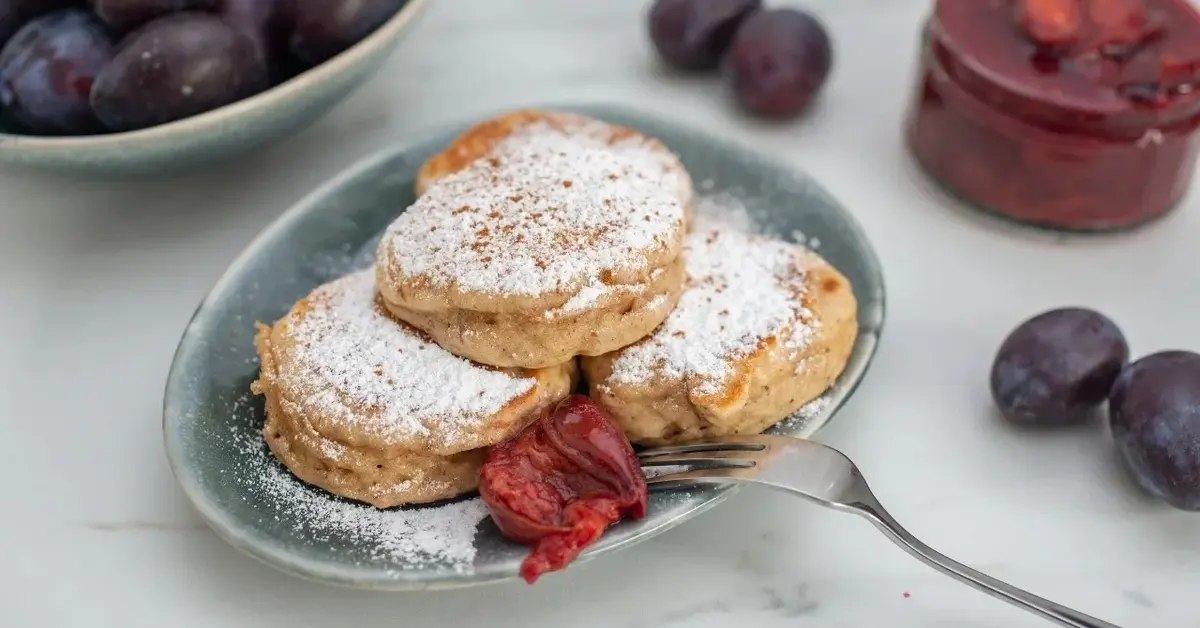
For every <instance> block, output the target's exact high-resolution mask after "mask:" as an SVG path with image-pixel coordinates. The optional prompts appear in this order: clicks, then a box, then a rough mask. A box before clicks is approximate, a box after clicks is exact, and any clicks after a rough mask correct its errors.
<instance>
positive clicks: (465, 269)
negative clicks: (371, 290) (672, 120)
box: [376, 111, 693, 368]
mask: <svg viewBox="0 0 1200 628" xmlns="http://www.w3.org/2000/svg"><path fill="white" fill-rule="evenodd" d="M417 187H418V191H419V192H421V195H420V197H419V198H418V199H417V201H416V202H415V203H414V204H413V205H412V206H411V207H409V208H408V209H407V211H405V212H404V213H403V214H401V215H400V216H399V217H398V218H397V219H396V221H395V222H394V223H393V224H392V225H391V226H390V227H389V228H388V230H387V232H386V234H385V235H384V237H383V239H382V241H381V242H380V245H379V249H378V257H377V264H376V267H377V269H378V277H377V284H378V286H379V290H380V293H381V295H382V297H383V301H384V303H385V305H386V306H387V308H388V310H389V311H391V312H392V314H394V315H395V316H396V317H397V318H399V319H400V320H403V321H405V322H407V323H409V324H411V325H413V326H414V327H417V328H418V329H421V330H422V331H424V332H425V333H427V334H429V336H430V337H431V338H433V339H434V340H435V341H436V342H437V343H438V344H439V345H440V346H442V347H444V348H445V349H446V350H447V351H450V352H451V353H454V354H456V355H459V356H462V357H466V358H469V359H471V360H474V361H477V362H480V363H484V364H491V365H494V366H502V367H525V368H541V367H547V366H552V365H555V364H561V363H562V362H565V361H567V360H570V359H571V358H573V357H574V356H576V355H600V354H603V353H606V352H608V351H613V350H615V349H618V348H620V347H623V346H626V345H628V344H631V343H633V342H635V341H637V340H638V339H640V338H642V337H643V336H645V335H647V334H649V333H650V332H651V331H652V330H653V329H654V328H655V327H656V326H658V324H659V323H661V322H662V321H663V319H665V318H666V316H667V314H668V313H669V312H670V311H671V309H672V308H673V307H674V305H675V302H676V301H677V300H678V298H679V294H680V292H681V291H682V288H683V279H684V269H683V259H682V257H681V251H682V248H683V240H684V237H685V235H686V230H687V222H688V212H689V208H690V206H691V202H692V195H693V192H692V182H691V179H690V177H689V176H688V174H687V171H686V170H684V168H683V165H682V164H681V163H680V162H679V160H678V158H677V157H676V156H675V155H674V154H673V153H671V151H670V150H668V149H667V148H666V147H665V146H664V145H663V144H662V143H661V142H659V141H658V140H655V139H652V138H648V137H645V136H643V135H641V134H639V133H637V132H635V131H633V130H631V129H627V128H624V127H620V126H614V125H610V124H606V123H603V122H600V121H598V120H593V119H590V118H586V117H583V116H578V115H573V114H565V113H553V112H529V111H525V112H517V113H513V114H509V115H506V116H503V117H500V118H497V119H495V120H490V121H487V122H484V123H482V124H480V125H478V126H476V127H475V128H473V129H471V130H469V131H467V132H466V133H465V134H463V135H462V136H461V137H459V138H458V139H456V140H455V141H454V142H453V143H452V144H451V145H450V146H449V147H447V148H446V149H445V150H444V151H443V152H442V153H441V154H439V155H436V156H434V157H433V158H431V159H430V160H429V161H428V162H427V163H426V164H425V165H424V167H423V168H422V169H421V174H420V176H419V178H418V182H417Z"/></svg>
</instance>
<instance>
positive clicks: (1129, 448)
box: [1109, 351, 1200, 511]
mask: <svg viewBox="0 0 1200 628" xmlns="http://www.w3.org/2000/svg"><path fill="white" fill-rule="evenodd" d="M1109 414H1110V424H1111V428H1112V433H1113V440H1114V442H1115V443H1116V446H1117V451H1118V453H1119V454H1120V457H1121V460H1122V461H1123V462H1124V463H1125V467H1126V469H1127V470H1128V471H1129V472H1130V474H1131V475H1132V476H1133V478H1134V480H1135V481H1136V482H1137V483H1138V484H1139V485H1140V486H1141V487H1142V488H1143V489H1145V490H1146V491H1147V492H1148V493H1150V494H1151V495H1154V496H1156V497H1158V498H1160V499H1162V500H1164V501H1166V502H1167V503H1169V504H1171V505H1172V506H1174V507H1176V508H1180V509H1183V510H1191V511H1200V355H1197V354H1195V353H1192V352H1190V351H1164V352H1161V353H1155V354H1152V355H1148V356H1146V357H1144V358H1142V359H1140V360H1137V361H1136V362H1134V363H1133V364H1130V365H1129V366H1128V367H1127V368H1126V369H1125V370H1124V371H1123V372H1122V373H1121V375H1120V377H1118V378H1117V381H1116V384H1115V385H1114V386H1113V389H1112V395H1111V397H1110V399H1109Z"/></svg>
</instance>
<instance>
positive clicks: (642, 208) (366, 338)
mask: <svg viewBox="0 0 1200 628" xmlns="http://www.w3.org/2000/svg"><path fill="white" fill-rule="evenodd" d="M416 187H417V194H418V197H417V200H416V201H415V202H414V203H413V204H412V206H410V207H408V208H407V209H404V211H403V212H402V213H400V214H399V216H398V217H397V218H396V220H395V222H394V223H392V225H391V226H390V227H389V228H388V230H387V232H386V233H385V234H384V237H383V239H382V241H381V242H380V245H379V249H378V255H377V258H376V263H375V266H374V267H373V268H371V269H367V270H362V271H358V272H355V273H353V274H350V275H348V276H346V277H343V278H341V279H338V280H335V281H333V282H331V283H329V284H326V285H323V286H320V287H318V288H317V289H316V290H314V291H313V292H312V293H311V294H310V295H308V296H307V297H306V298H304V299H303V300H301V301H300V302H299V303H297V304H296V305H295V306H294V307H293V308H292V309H291V310H290V311H289V312H288V314H287V315H286V316H284V317H283V318H282V319H280V320H279V321H277V322H276V323H275V324H274V325H271V326H267V325H260V327H259V332H258V334H257V336H256V339H255V342H256V345H257V349H258V353H259V356H260V358H261V372H260V376H259V379H258V380H257V381H256V382H255V383H254V384H253V387H252V388H253V391H254V392H255V393H256V394H262V395H264V396H265V397H266V409H267V420H266V426H265V430H264V435H265V437H266V441H267V444H268V445H269V446H270V449H271V451H272V452H273V453H274V454H275V456H276V457H277V458H278V459H279V460H280V461H281V462H282V463H283V464H284V465H286V466H287V467H288V468H289V469H290V470H291V471H292V472H293V473H294V474H295V475H296V476H297V477H299V478H300V479H301V480H304V481H306V482H308V483H311V484H314V485H316V486H319V487H321V488H323V489H325V490H327V491H329V492H331V493H334V494H336V495H340V496H342V497H346V498H350V499H354V500H359V501H363V502H366V503H369V504H372V505H374V506H376V507H379V508H388V507H393V506H398V505H402V504H410V503H426V502H432V501H437V500H441V499H447V498H452V497H455V496H457V495H460V494H462V493H466V492H469V491H471V490H473V489H474V488H475V486H476V483H477V476H478V470H479V466H480V465H481V463H482V461H483V458H484V455H485V452H486V448H487V447H488V446H490V445H494V444H496V443H499V442H501V441H503V440H505V439H507V438H509V437H512V436H514V435H515V434H517V433H518V432H520V431H521V429H523V428H524V427H525V426H526V425H528V424H529V423H530V422H532V421H533V420H534V419H536V418H537V416H538V415H539V413H540V412H541V411H543V410H544V409H546V408H548V407H551V406H552V405H554V404H555V403H557V402H558V401H559V400H561V399H563V398H565V397H566V396H567V395H569V394H570V393H571V392H573V391H574V390H576V388H577V387H578V386H580V385H585V386H586V389H587V392H588V394H590V395H591V396H592V397H593V398H594V399H595V400H596V401H598V402H599V403H600V404H601V405H602V406H603V407H604V408H605V409H607V410H608V411H609V412H610V413H611V415H612V416H613V418H614V419H615V420H616V421H617V423H618V424H619V425H620V426H621V427H622V428H623V429H624V430H625V432H626V434H628V435H629V438H630V440H631V441H633V442H634V443H637V444H665V443H675V442H685V441H692V440H697V439H702V438H707V437H716V436H727V435H735V434H750V433H758V432H761V431H763V430H765V429H767V428H769V427H770V426H772V425H774V424H775V423H777V422H779V421H780V420H782V419H784V418H786V417H788V416H789V415H791V414H792V413H794V412H795V411H796V410H797V409H799V408H800V407H801V406H803V405H804V404H805V403H807V402H809V401H811V400H812V399H814V398H816V397H818V396H820V395H821V394H822V393H823V392H824V391H825V390H826V389H827V388H828V387H829V385H830V384H831V383H832V382H833V380H834V379H835V378H836V377H837V376H838V374H840V373H841V371H842V369H843V368H844V366H845V364H846V360H847V359H848V357H849V354H850V351H851V348H852V346H853V344H854V341H855V337H856V333H857V321H856V317H855V312H856V303H855V299H854V295H853V292H852V290H851V287H850V285H849V282H848V281H847V280H846V278H845V277H844V276H842V275H841V274H840V273H839V272H838V271H837V270H836V269H834V268H833V267H832V266H830V265H829V264H828V263H826V262H825V261H824V260H823V259H822V258H821V257H819V256H818V255H816V254H815V253H813V252H812V251H810V250H808V249H805V248H803V247H801V246H799V245H796V244H792V243H787V242H783V241H780V240H775V239H770V238H766V237H762V236H757V235H754V234H750V233H745V232H741V231H738V230H736V229H732V228H728V227H725V226H722V225H720V224H719V223H715V222H712V221H709V220H707V219H705V218H703V217H696V216H694V215H693V212H692V208H693V204H694V200H695V198H694V191H693V185H692V180H691V177H690V176H689V175H688V172H687V170H686V169H685V168H684V166H683V164H682V163H681V162H680V161H679V159H678V158H677V157H676V156H675V155H674V154H673V153H672V152H671V151H670V150H669V149H667V147H666V146H664V145H663V144H662V143H661V142H659V141H658V140H656V139H653V138H649V137H646V136H644V135H641V134H639V133H637V132H636V131H633V130H631V129H628V128H624V127H619V126H614V125H610V124H607V123H604V122H601V121H598V120H594V119H590V118H586V117H583V116H579V115H574V114H567V113H559V112H547V111H520V112H515V113H511V114H508V115H505V116H502V117H500V118H496V119H493V120H489V121H487V122H484V123H482V124H480V125H478V126H476V127H474V128H472V129H470V130H469V131H467V132H466V133H464V134H463V135H462V136H460V137H459V138H458V139H456V140H455V141H454V142H453V143H452V144H451V145H450V146H449V147H447V148H446V149H445V150H444V151H443V152H442V153H440V154H438V155H436V156H434V157H433V158H432V159H430V160H429V161H428V162H427V163H426V164H424V166H423V167H422V168H421V170H420V173H419V176H418V178H417V183H416ZM397 209H398V210H400V209H403V208H397ZM581 374H582V376H583V377H582V379H583V381H582V382H581V381H580V375H581Z"/></svg>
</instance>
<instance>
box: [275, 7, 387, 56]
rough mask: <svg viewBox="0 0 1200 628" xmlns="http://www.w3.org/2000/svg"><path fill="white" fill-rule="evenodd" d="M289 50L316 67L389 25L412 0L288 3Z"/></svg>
mask: <svg viewBox="0 0 1200 628" xmlns="http://www.w3.org/2000/svg"><path fill="white" fill-rule="evenodd" d="M286 2H287V7H286V8H285V11H286V13H287V17H286V20H287V22H288V25H289V30H290V32H291V35H290V37H289V38H288V48H289V49H290V50H291V52H292V54H293V55H295V56H296V58H297V59H298V60H299V61H301V62H302V63H304V64H305V65H307V66H309V67H312V66H315V65H318V64H320V63H322V62H324V61H326V60H328V59H331V58H333V57H334V56H337V55H338V54H340V53H341V52H342V51H344V50H346V49H347V48H349V47H350V46H353V45H354V44H356V43H358V42H359V41H361V40H362V39H363V38H364V37H366V36H367V35H370V34H371V33H373V32H374V31H375V29H377V28H379V27H380V26H382V25H383V24H384V22H387V21H388V19H390V18H391V17H392V16H393V15H395V14H396V12H397V11H399V10H400V9H401V8H402V7H403V6H404V5H405V4H407V3H408V0H322V1H321V2H315V1H312V0H286Z"/></svg>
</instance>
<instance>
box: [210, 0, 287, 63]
mask: <svg viewBox="0 0 1200 628" xmlns="http://www.w3.org/2000/svg"><path fill="white" fill-rule="evenodd" d="M280 4H282V3H281V2H280V1H279V0H223V1H222V3H221V11H220V13H221V17H223V18H225V21H226V22H229V24H230V25H231V26H233V27H234V28H236V29H238V30H239V31H241V32H242V34H244V35H246V36H247V37H249V38H250V39H252V40H254V44H255V45H256V46H258V48H259V50H260V51H262V54H263V57H264V58H266V59H267V60H268V62H270V61H271V60H273V59H274V57H275V51H276V48H277V47H278V45H279V34H280V33H279V30H280V18H279V15H280V12H279V11H278V10H277V8H278V6H279V5H280Z"/></svg>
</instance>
